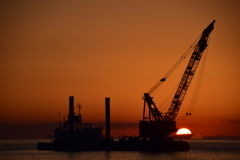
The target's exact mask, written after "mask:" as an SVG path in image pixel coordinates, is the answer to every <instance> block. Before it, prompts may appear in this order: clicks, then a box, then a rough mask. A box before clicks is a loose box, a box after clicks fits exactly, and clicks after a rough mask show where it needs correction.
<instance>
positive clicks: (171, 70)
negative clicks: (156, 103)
mask: <svg viewBox="0 0 240 160" xmlns="http://www.w3.org/2000/svg"><path fill="white" fill-rule="evenodd" d="M200 37H201V35H200V36H199V37H198V38H197V39H196V40H195V41H194V42H193V44H192V45H191V46H190V47H189V48H188V49H187V51H186V52H185V53H184V54H183V55H182V56H181V57H180V59H179V60H178V61H177V62H176V63H175V64H174V65H173V67H172V68H171V69H170V70H169V71H168V72H167V73H166V74H165V76H164V77H163V78H162V79H160V80H159V81H158V82H157V83H156V84H155V85H154V86H153V87H152V88H151V89H150V90H149V91H148V92H147V93H149V95H151V94H152V93H153V92H154V91H155V90H156V89H157V88H158V87H159V86H160V85H161V84H162V83H163V82H165V81H166V79H167V78H168V77H169V76H170V75H171V73H172V72H173V71H174V70H175V69H176V68H177V67H178V66H179V65H180V64H181V62H182V61H183V60H184V59H185V58H186V57H187V56H188V55H189V53H191V51H192V50H193V49H194V48H195V45H196V43H197V41H198V40H199V39H200Z"/></svg>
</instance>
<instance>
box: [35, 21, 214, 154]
mask: <svg viewBox="0 0 240 160" xmlns="http://www.w3.org/2000/svg"><path fill="white" fill-rule="evenodd" d="M214 23H215V20H214V21H213V22H212V23H210V24H209V25H208V27H207V28H205V29H204V30H203V32H202V34H201V36H200V37H199V39H198V40H197V41H195V42H196V43H194V44H193V45H191V47H190V49H188V51H187V52H185V53H184V55H183V56H182V57H181V58H180V60H179V61H177V63H176V64H175V65H174V66H173V67H172V68H171V69H170V71H169V72H167V74H166V75H165V76H164V77H163V78H161V79H160V80H159V81H158V82H157V83H156V84H155V85H154V86H153V87H152V88H151V89H150V90H149V91H148V92H146V93H144V95H143V100H144V106H143V117H142V120H141V121H139V136H135V137H131V136H130V137H125V136H123V137H120V138H118V139H115V138H112V137H111V135H110V130H111V129H110V98H106V99H105V116H106V118H105V119H106V121H105V131H106V133H105V135H103V134H102V127H99V128H93V127H92V124H90V123H84V124H83V122H82V117H81V114H80V108H81V106H80V105H77V107H76V108H78V109H79V113H78V114H76V113H75V112H74V111H75V110H74V97H73V96H70V97H69V114H68V119H67V121H65V122H63V124H61V125H60V126H59V128H57V129H56V130H54V136H53V139H52V141H51V142H39V143H38V146H37V148H38V150H54V151H156V152H162V151H188V150H189V149H190V145H189V144H188V143H187V142H186V141H180V140H178V141H176V140H174V139H173V138H171V137H170V135H173V134H174V133H175V132H176V131H177V130H178V129H177V127H176V117H177V115H178V112H179V110H180V107H181V105H182V103H183V100H184V97H185V95H186V93H187V91H188V88H189V86H190V84H191V81H192V79H193V77H194V74H195V72H196V70H197V68H198V65H199V62H200V60H201V58H202V55H203V53H204V51H205V50H206V48H207V46H208V43H207V42H208V39H209V35H210V33H211V32H212V30H213V29H214ZM191 51H192V55H191V57H190V60H189V62H188V64H187V67H186V69H185V71H184V73H183V76H182V79H181V80H180V83H179V85H178V88H177V90H176V92H175V94H174V96H173V99H172V101H171V104H170V106H169V108H168V110H167V111H166V112H163V111H160V110H159V109H158V107H157V106H156V104H155V102H154V101H153V98H154V97H153V96H152V95H153V93H154V92H155V91H157V89H158V87H159V86H161V85H162V84H163V83H164V82H165V81H166V80H167V78H168V77H169V76H170V74H171V73H172V72H173V71H174V70H175V69H176V67H177V66H178V65H179V64H180V63H181V62H182V60H183V59H185V57H186V56H187V55H188V53H189V52H191ZM189 115H191V112H187V113H186V116H189Z"/></svg>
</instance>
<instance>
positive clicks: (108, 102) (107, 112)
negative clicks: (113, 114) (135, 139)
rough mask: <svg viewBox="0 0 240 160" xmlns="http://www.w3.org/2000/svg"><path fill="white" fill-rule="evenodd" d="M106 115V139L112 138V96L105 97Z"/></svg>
mask: <svg viewBox="0 0 240 160" xmlns="http://www.w3.org/2000/svg"><path fill="white" fill-rule="evenodd" d="M105 106H106V108H105V111H106V113H105V115H106V125H105V126H106V127H105V129H106V139H107V140H110V98H105Z"/></svg>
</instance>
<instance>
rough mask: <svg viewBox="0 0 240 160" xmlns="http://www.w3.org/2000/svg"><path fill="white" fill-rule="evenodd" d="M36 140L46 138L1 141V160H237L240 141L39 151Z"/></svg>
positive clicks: (195, 141)
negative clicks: (177, 148) (155, 149)
mask: <svg viewBox="0 0 240 160" xmlns="http://www.w3.org/2000/svg"><path fill="white" fill-rule="evenodd" d="M39 141H47V140H46V139H14V140H0V160H80V159H82V160H160V159H163V160H215V159H216V160H240V140H189V143H190V145H191V149H190V150H189V151H187V152H166V153H151V152H137V151H134V152H133V151H129V152H128V151H120V152H119V151H111V152H106V151H97V152H96V151H94V152H91V151H89V152H55V151H38V150H37V149H36V147H37V146H36V145H37V142H39Z"/></svg>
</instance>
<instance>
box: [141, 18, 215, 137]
mask: <svg viewBox="0 0 240 160" xmlns="http://www.w3.org/2000/svg"><path fill="white" fill-rule="evenodd" d="M214 23H215V20H214V21H213V22H212V23H210V24H209V25H208V27H207V28H205V29H204V30H203V32H202V34H201V36H200V38H199V40H198V42H197V44H196V45H195V46H194V50H193V53H192V55H191V58H190V60H189V62H188V64H187V67H186V69H185V71H184V73H183V76H182V79H181V81H180V83H179V85H178V88H177V90H176V92H175V95H174V97H173V100H172V102H171V105H170V107H169V109H168V111H167V112H166V113H161V112H160V111H159V110H158V108H157V107H156V104H155V103H154V102H153V97H152V96H151V94H152V93H153V92H154V91H155V90H156V89H157V88H158V87H159V86H160V85H161V84H162V83H163V82H165V81H166V79H167V77H168V76H169V75H170V74H171V73H172V71H173V70H174V69H175V68H176V67H177V66H178V64H179V63H180V62H181V61H182V59H181V60H180V61H178V62H177V63H176V65H174V66H173V68H172V69H171V70H170V71H169V72H168V73H167V74H166V75H165V76H164V77H163V78H162V79H160V81H158V82H157V83H156V84H155V85H154V86H153V87H152V88H151V89H150V90H149V91H148V92H147V93H144V106H143V119H142V120H141V121H140V122H139V136H140V137H149V138H151V139H159V138H160V139H163V138H166V137H168V136H169V135H170V134H171V133H173V132H176V131H177V128H176V121H175V119H176V117H177V115H178V112H179V109H180V107H181V105H182V102H183V100H184V97H185V95H186V93H187V90H188V88H189V86H190V84H191V81H192V79H193V76H194V74H195V72H196V70H197V67H198V64H199V62H200V60H201V58H202V55H203V53H204V51H205V49H206V47H207V42H208V39H209V35H210V33H211V32H212V30H213V28H214Z"/></svg>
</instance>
